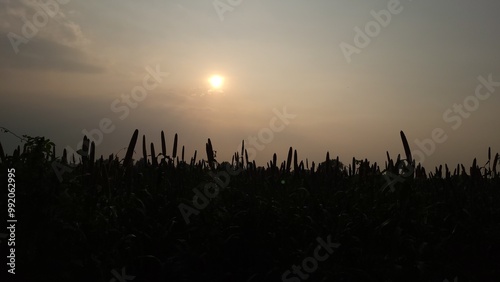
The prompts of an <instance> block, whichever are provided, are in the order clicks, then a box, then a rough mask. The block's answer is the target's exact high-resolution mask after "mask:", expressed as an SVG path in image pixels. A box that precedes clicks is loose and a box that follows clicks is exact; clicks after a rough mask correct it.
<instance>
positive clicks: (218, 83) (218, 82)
mask: <svg viewBox="0 0 500 282" xmlns="http://www.w3.org/2000/svg"><path fill="white" fill-rule="evenodd" d="M209 81H210V85H212V88H214V89H218V88H221V87H222V84H223V83H224V78H223V77H222V76H220V75H213V76H212V77H210V79H209Z"/></svg>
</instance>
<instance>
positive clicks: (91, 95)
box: [0, 0, 500, 168]
mask: <svg viewBox="0 0 500 282" xmlns="http://www.w3.org/2000/svg"><path fill="white" fill-rule="evenodd" d="M41 2H42V3H48V4H46V5H45V6H43V7H41V6H40V4H37V3H39V2H35V1H27V0H21V1H18V0H16V1H14V0H12V1H11V0H0V36H1V38H2V39H1V41H0V96H1V105H2V110H1V111H0V126H3V127H6V128H8V129H10V130H12V131H14V132H15V133H17V134H19V135H21V134H27V135H31V136H45V137H47V138H50V139H51V140H53V141H54V142H55V143H56V145H57V149H58V154H61V152H62V148H63V147H66V146H69V147H71V148H73V149H75V150H76V149H77V143H78V142H80V141H81V139H82V137H83V134H82V130H86V131H92V130H94V132H97V130H99V132H100V133H102V138H101V137H100V136H98V135H97V134H94V138H96V141H100V142H98V146H97V154H98V155H100V154H104V155H105V156H107V155H108V154H110V153H112V152H114V153H116V152H117V151H119V150H120V149H121V148H123V147H125V146H127V145H128V142H129V140H130V137H131V136H132V133H133V131H134V129H136V128H137V129H139V131H140V136H142V135H143V134H145V135H146V139H147V142H148V144H149V143H150V142H154V143H155V145H156V148H157V151H159V148H160V131H161V130H164V131H165V133H166V137H167V146H168V151H169V153H170V152H171V146H172V141H173V137H174V134H175V133H178V134H179V142H180V145H185V146H186V158H188V159H189V158H190V157H191V156H192V155H193V153H194V150H198V156H202V157H203V158H206V156H205V149H204V148H205V143H206V141H207V138H211V140H212V144H213V146H214V149H215V150H216V151H217V157H218V159H219V160H230V157H231V155H232V154H233V153H234V152H235V151H236V148H237V147H238V146H239V144H240V142H241V140H243V139H246V140H247V141H246V143H247V147H248V148H249V149H250V148H251V149H253V152H254V154H253V155H254V156H255V160H256V162H257V163H258V164H260V165H265V162H267V161H268V160H269V159H271V158H272V154H273V153H274V152H276V153H277V154H278V158H279V160H280V161H282V160H283V159H285V158H286V153H287V152H288V148H289V147H290V146H292V147H293V148H294V149H297V150H298V154H299V158H300V159H305V158H308V159H309V161H313V160H314V161H316V162H317V161H323V160H324V158H325V154H326V152H327V151H329V152H330V155H331V156H333V157H334V156H337V155H339V156H340V159H341V160H342V161H344V162H350V160H351V158H352V157H355V158H357V159H361V158H363V159H364V158H368V160H371V161H377V162H379V163H381V164H383V162H384V161H385V152H386V151H389V152H390V153H391V155H392V156H394V157H395V156H396V155H397V154H402V155H404V152H403V146H402V145H401V141H400V137H399V131H400V130H403V131H404V132H405V133H406V136H407V137H408V140H409V142H410V146H411V148H412V150H414V151H415V155H418V156H419V157H417V160H420V161H421V162H422V163H423V165H424V166H425V167H427V168H431V167H432V166H434V165H437V164H441V163H448V164H449V165H451V166H456V164H457V163H465V164H467V165H469V164H470V163H471V161H472V159H473V158H474V157H477V158H478V161H479V164H481V165H482V164H484V163H485V162H486V157H487V150H488V147H489V146H491V147H492V151H493V152H500V133H499V131H498V128H500V120H499V111H498V110H499V109H500V97H499V96H500V86H499V85H500V83H499V82H500V55H499V51H498V50H500V36H499V33H498V27H499V26H500V17H499V16H498V12H499V11H500V2H498V1H465V0H455V1H451V0H443V1H430V0H423V1H410V0H405V1H394V0H392V1H385V0H384V1H347V0H344V1H333V0H329V1H327V0H322V1H298V0H288V1H255V0H254V1H249V0H243V1H238V0H230V1H228V0H220V1H214V2H213V1H211V0H207V1H173V0H150V1H132V0H122V1H97V0H94V1H92V0H89V1H78V0H64V1H63V0H60V1H56V0H50V1H49V0H43V1H41ZM218 9H219V10H218ZM146 68H148V69H149V71H148V70H146ZM155 69H156V72H160V76H157V78H158V79H157V80H155V79H154V75H152V74H151V73H154V72H155ZM166 73H168V75H166ZM216 74H217V75H220V76H222V77H223V78H224V83H223V85H222V87H221V88H220V89H213V87H212V86H211V85H210V84H209V82H208V80H209V78H210V77H211V76H213V75H216ZM480 76H481V77H483V78H484V79H482V81H483V83H481V82H480V80H479V79H478V77H480ZM488 80H490V83H485V81H488ZM145 81H146V83H147V85H148V86H147V87H148V88H149V89H148V90H146V89H145V88H144V85H145ZM141 89H142V90H143V91H145V92H140V90H141ZM476 90H477V91H476ZM140 93H143V94H144V93H146V94H145V95H143V96H140ZM476 93H477V94H476ZM132 94H134V96H132ZM127 97H128V98H127ZM134 97H140V98H137V100H136V99H135V98H134ZM127 99H131V100H127ZM127 101H128V102H127ZM284 109H286V112H287V113H288V114H290V115H293V116H294V117H293V118H291V117H290V118H289V119H285V121H286V123H287V124H284V123H283V121H282V120H281V119H279V118H277V114H276V112H283V110H284ZM281 115H283V114H281ZM102 122H104V123H106V122H107V123H109V124H106V125H105V126H104V131H107V133H105V132H103V130H101V129H99V127H100V123H102ZM433 131H434V133H433ZM433 135H434V140H435V141H432V142H431V141H430V138H433ZM249 136H255V138H254V140H256V141H255V142H257V143H256V144H254V145H250V144H249V143H248V142H250V140H249ZM426 139H428V140H427V141H423V140H426ZM0 142H1V143H2V145H3V146H4V148H5V150H6V151H7V153H9V154H11V153H12V151H13V149H14V147H15V146H17V145H18V144H20V142H19V140H17V139H16V138H14V137H13V136H11V135H9V134H5V133H0ZM419 142H420V143H422V144H424V145H421V146H424V149H419ZM139 145H141V144H139ZM138 148H139V147H138ZM148 148H149V145H148ZM136 151H137V152H140V151H141V150H139V149H138V150H136ZM123 155H124V151H121V153H120V156H121V157H123ZM139 157H140V156H139V155H137V156H136V159H138V158H139Z"/></svg>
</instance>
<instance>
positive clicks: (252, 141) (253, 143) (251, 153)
mask: <svg viewBox="0 0 500 282" xmlns="http://www.w3.org/2000/svg"><path fill="white" fill-rule="evenodd" d="M273 112H274V114H275V116H274V117H272V118H271V120H270V121H269V127H264V128H262V129H261V130H260V131H259V132H258V133H257V136H252V135H250V136H248V140H245V144H248V145H247V148H246V150H247V152H248V159H249V160H253V159H255V157H256V156H257V151H262V150H264V149H265V148H266V144H269V143H271V142H273V140H274V133H276V132H281V131H283V130H284V129H285V127H286V126H287V125H289V124H290V120H292V119H295V118H296V117H297V115H296V114H289V113H287V111H286V107H283V111H281V112H280V111H278V110H277V109H276V108H274V109H273ZM278 120H279V121H281V123H282V124H281V125H279V126H278V125H277V123H276V122H277V121H278ZM259 142H260V143H259ZM241 146H242V144H241V143H240V144H239V146H238V147H237V148H236V151H237V152H238V150H239V148H241Z"/></svg>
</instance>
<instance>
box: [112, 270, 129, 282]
mask: <svg viewBox="0 0 500 282" xmlns="http://www.w3.org/2000/svg"><path fill="white" fill-rule="evenodd" d="M111 273H112V274H113V276H114V277H113V278H111V279H110V280H109V282H126V281H132V280H134V279H135V276H132V275H127V271H126V269H125V267H122V273H119V272H118V271H116V270H114V269H113V270H111Z"/></svg>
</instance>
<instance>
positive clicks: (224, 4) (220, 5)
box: [212, 0, 243, 22]
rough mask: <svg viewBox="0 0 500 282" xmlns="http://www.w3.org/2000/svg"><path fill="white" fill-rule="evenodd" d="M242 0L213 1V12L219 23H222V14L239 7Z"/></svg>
mask: <svg viewBox="0 0 500 282" xmlns="http://www.w3.org/2000/svg"><path fill="white" fill-rule="evenodd" d="M242 2H243V0H214V2H212V5H213V6H214V9H215V12H216V13H217V15H218V16H219V19H220V21H221V22H223V21H224V14H225V13H227V12H232V11H234V8H236V7H238V6H239V5H241V3H242Z"/></svg>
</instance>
